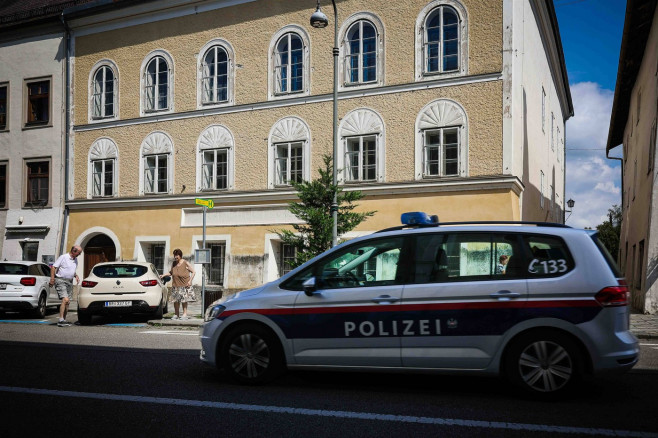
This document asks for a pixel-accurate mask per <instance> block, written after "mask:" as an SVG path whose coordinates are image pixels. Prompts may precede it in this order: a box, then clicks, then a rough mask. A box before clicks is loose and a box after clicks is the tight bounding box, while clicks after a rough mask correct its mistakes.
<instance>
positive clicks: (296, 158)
mask: <svg viewBox="0 0 658 438" xmlns="http://www.w3.org/2000/svg"><path fill="white" fill-rule="evenodd" d="M303 150H304V149H303V144H302V143H301V142H297V143H280V144H277V145H276V157H275V160H276V161H275V178H276V180H275V182H274V184H275V185H288V184H290V182H291V181H294V182H298V183H299V182H302V180H303V177H304V167H303V163H304V161H303Z"/></svg>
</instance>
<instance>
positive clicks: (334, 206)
mask: <svg viewBox="0 0 658 438" xmlns="http://www.w3.org/2000/svg"><path fill="white" fill-rule="evenodd" d="M331 4H332V5H333V7H334V49H333V54H334V150H333V154H334V159H333V164H334V166H333V171H334V175H333V176H334V199H333V201H332V203H331V217H332V220H333V227H332V230H331V246H332V247H334V246H336V245H337V244H338V191H337V186H338V169H337V167H338V164H337V162H336V161H337V160H338V10H337V9H336V2H335V0H331Z"/></svg>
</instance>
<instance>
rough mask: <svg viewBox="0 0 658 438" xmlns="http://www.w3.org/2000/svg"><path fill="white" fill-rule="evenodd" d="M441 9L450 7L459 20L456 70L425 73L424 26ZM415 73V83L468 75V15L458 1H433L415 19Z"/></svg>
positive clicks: (425, 34) (425, 36)
mask: <svg viewBox="0 0 658 438" xmlns="http://www.w3.org/2000/svg"><path fill="white" fill-rule="evenodd" d="M441 7H450V8H452V9H453V10H454V11H455V12H456V13H457V17H458V20H459V50H458V60H459V61H458V68H457V70H449V71H446V72H443V71H437V72H430V71H427V62H426V55H425V45H426V43H427V41H426V39H427V33H426V26H427V20H428V18H429V17H430V16H431V15H432V14H433V13H434V11H436V10H437V8H441ZM415 35H416V39H415V54H416V60H415V71H414V75H415V76H414V77H415V78H416V80H417V81H428V80H435V79H443V78H451V77H456V76H464V75H467V74H468V46H469V26H468V13H467V11H466V8H465V7H464V5H463V4H462V3H461V2H460V1H458V0H433V1H431V2H430V3H428V4H427V5H426V6H425V7H424V8H423V9H422V10H421V11H420V13H419V14H418V16H417V17H416V28H415Z"/></svg>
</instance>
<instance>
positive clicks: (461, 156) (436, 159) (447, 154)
mask: <svg viewBox="0 0 658 438" xmlns="http://www.w3.org/2000/svg"><path fill="white" fill-rule="evenodd" d="M467 125H468V123H467V118H466V113H465V111H464V109H463V108H462V107H461V106H460V105H459V104H457V103H456V102H454V101H452V100H448V99H440V100H437V101H434V102H432V103H430V104H429V105H427V106H425V108H423V109H422V110H421V112H420V114H419V115H418V118H417V119H416V179H421V178H432V177H453V176H466V173H467V172H466V170H467V165H468V147H467V138H468V129H467Z"/></svg>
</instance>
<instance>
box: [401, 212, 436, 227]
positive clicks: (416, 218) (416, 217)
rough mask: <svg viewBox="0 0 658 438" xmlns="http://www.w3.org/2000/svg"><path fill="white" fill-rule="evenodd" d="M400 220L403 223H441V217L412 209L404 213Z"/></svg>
mask: <svg viewBox="0 0 658 438" xmlns="http://www.w3.org/2000/svg"><path fill="white" fill-rule="evenodd" d="M400 221H401V222H402V224H403V225H435V224H438V223H439V217H438V216H437V215H432V216H430V215H428V214H427V213H425V212H424V211H410V212H407V213H402V216H401V217H400Z"/></svg>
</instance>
